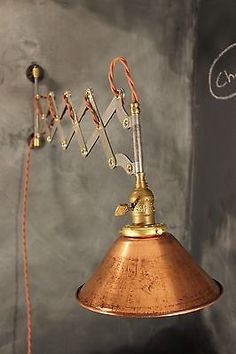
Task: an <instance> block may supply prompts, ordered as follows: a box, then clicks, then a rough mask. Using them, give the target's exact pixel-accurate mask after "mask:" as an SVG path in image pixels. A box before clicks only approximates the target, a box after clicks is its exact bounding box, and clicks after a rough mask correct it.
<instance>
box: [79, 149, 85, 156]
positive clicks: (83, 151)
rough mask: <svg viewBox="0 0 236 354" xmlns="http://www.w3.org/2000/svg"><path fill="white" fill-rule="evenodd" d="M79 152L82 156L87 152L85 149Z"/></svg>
mask: <svg viewBox="0 0 236 354" xmlns="http://www.w3.org/2000/svg"><path fill="white" fill-rule="evenodd" d="M80 152H81V154H82V155H83V156H86V155H87V150H86V149H85V148H83V149H81V150H80Z"/></svg>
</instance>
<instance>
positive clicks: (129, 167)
mask: <svg viewBox="0 0 236 354" xmlns="http://www.w3.org/2000/svg"><path fill="white" fill-rule="evenodd" d="M126 172H127V173H128V174H129V175H130V174H131V173H132V172H133V167H132V165H131V164H130V163H129V164H128V165H127V166H126Z"/></svg>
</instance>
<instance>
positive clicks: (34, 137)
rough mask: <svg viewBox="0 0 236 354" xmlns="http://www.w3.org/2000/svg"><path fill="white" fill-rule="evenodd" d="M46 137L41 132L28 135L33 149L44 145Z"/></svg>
mask: <svg viewBox="0 0 236 354" xmlns="http://www.w3.org/2000/svg"><path fill="white" fill-rule="evenodd" d="M44 142H45V141H44V138H43V135H41V134H39V133H36V134H33V133H32V134H31V135H30V136H29V137H28V144H29V145H30V144H31V146H32V149H35V150H37V149H40V148H42V147H43V146H44Z"/></svg>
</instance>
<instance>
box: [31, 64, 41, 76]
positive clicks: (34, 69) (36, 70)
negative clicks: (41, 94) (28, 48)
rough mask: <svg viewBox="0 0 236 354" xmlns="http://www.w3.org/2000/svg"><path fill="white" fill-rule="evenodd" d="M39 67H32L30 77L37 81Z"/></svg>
mask: <svg viewBox="0 0 236 354" xmlns="http://www.w3.org/2000/svg"><path fill="white" fill-rule="evenodd" d="M39 74H40V73H39V67H38V66H37V65H34V67H33V69H32V75H33V77H34V79H38V78H39Z"/></svg>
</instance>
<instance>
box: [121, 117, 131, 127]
mask: <svg viewBox="0 0 236 354" xmlns="http://www.w3.org/2000/svg"><path fill="white" fill-rule="evenodd" d="M122 124H123V127H124V128H125V129H127V128H129V127H130V126H129V119H128V118H125V119H124V120H123V123H122Z"/></svg>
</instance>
